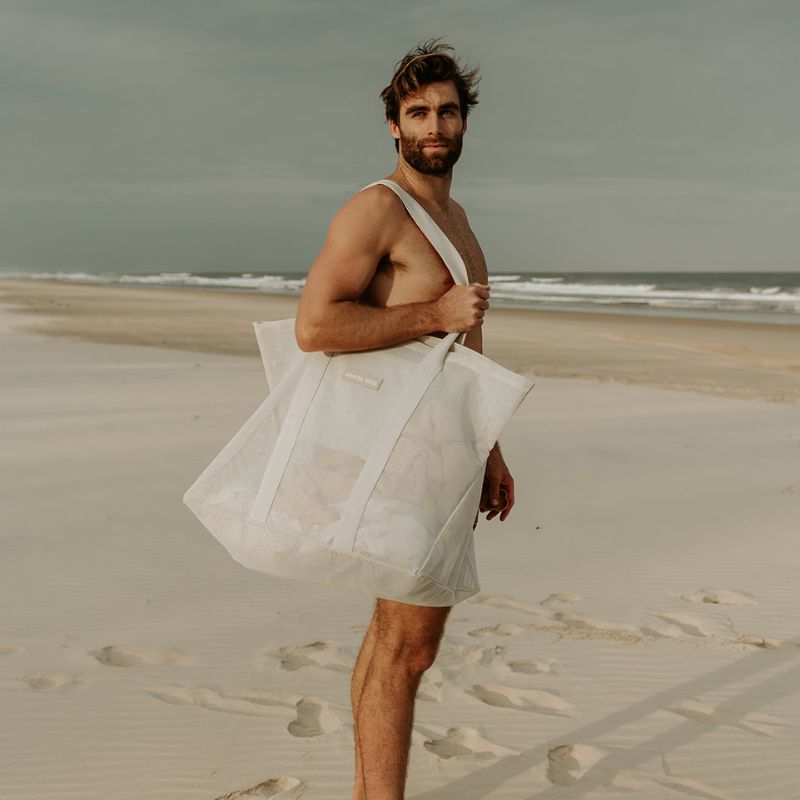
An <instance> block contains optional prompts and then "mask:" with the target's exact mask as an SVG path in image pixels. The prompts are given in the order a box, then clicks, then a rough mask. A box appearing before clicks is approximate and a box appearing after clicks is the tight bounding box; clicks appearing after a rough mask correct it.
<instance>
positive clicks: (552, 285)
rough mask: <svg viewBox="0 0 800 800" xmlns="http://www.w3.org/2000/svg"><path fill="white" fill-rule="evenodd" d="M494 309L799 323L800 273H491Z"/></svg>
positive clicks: (161, 278) (264, 286) (216, 278)
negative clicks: (507, 308)
mask: <svg viewBox="0 0 800 800" xmlns="http://www.w3.org/2000/svg"><path fill="white" fill-rule="evenodd" d="M0 277H9V278H11V277H14V278H34V279H41V280H62V281H73V282H79V283H106V284H116V285H134V286H135V285H148V286H164V287H167V286H184V287H192V288H197V289H229V290H237V291H253V292H265V293H267V294H287V295H299V294H300V292H301V291H302V290H303V286H304V285H305V278H306V274H305V273H293V272H288V271H287V272H282V273H267V272H263V273H254V272H242V273H231V272H203V273H195V272H158V273H149V274H135V273H112V272H0ZM489 283H490V284H491V287H492V294H491V299H492V304H493V305H494V306H496V307H515V308H539V309H561V310H573V311H604V312H614V313H635V314H648V315H657V316H690V317H704V318H715V319H739V320H751V321H761V322H774V323H787V324H792V323H793V324H800V272H548V273H543V272H525V271H521V270H520V271H517V272H513V273H512V272H507V273H502V274H496V275H490V276H489Z"/></svg>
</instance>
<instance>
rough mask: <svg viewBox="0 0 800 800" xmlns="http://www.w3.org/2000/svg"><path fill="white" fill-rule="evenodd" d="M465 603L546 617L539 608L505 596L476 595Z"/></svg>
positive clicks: (544, 612)
mask: <svg viewBox="0 0 800 800" xmlns="http://www.w3.org/2000/svg"><path fill="white" fill-rule="evenodd" d="M467 602H470V603H479V604H480V605H485V606H494V607H495V608H511V609H514V610H515V611H524V612H525V613H526V614H533V615H534V616H537V617H541V616H547V612H546V611H545V610H544V609H543V608H541V607H540V606H538V605H535V604H533V603H523V602H522V601H521V600H515V599H514V598H513V597H507V596H506V595H499V594H476V595H474V596H473V597H470V598H469V600H468V601H467Z"/></svg>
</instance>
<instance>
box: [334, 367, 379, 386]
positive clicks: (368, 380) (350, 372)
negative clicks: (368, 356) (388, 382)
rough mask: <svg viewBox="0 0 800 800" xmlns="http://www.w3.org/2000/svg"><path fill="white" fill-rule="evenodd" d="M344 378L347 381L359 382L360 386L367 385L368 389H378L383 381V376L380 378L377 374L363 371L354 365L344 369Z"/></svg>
mask: <svg viewBox="0 0 800 800" xmlns="http://www.w3.org/2000/svg"><path fill="white" fill-rule="evenodd" d="M342 378H343V379H344V380H346V381H352V382H353V383H357V384H358V385H359V386H366V387H367V388H368V389H375V390H376V391H377V390H378V388H379V387H380V385H381V384H382V383H383V378H379V377H378V376H377V375H370V374H369V373H368V372H361V371H360V370H357V369H353V368H352V367H348V368H347V369H346V370H345V371H344V374H343V375H342Z"/></svg>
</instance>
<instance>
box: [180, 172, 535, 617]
mask: <svg viewBox="0 0 800 800" xmlns="http://www.w3.org/2000/svg"><path fill="white" fill-rule="evenodd" d="M376 183H382V184H384V185H385V186H388V187H390V188H391V189H392V190H393V191H394V192H395V193H396V194H397V195H398V196H399V197H400V199H401V200H402V201H403V203H404V204H405V206H406V209H407V210H408V212H409V214H410V215H411V217H412V218H413V219H414V221H415V222H416V223H417V225H418V226H419V227H420V229H421V230H422V232H423V233H424V234H425V235H426V236H427V237H428V239H429V240H430V242H431V244H432V245H433V247H434V248H435V249H436V250H437V252H438V253H439V255H440V256H441V258H442V260H443V261H444V263H445V264H446V265H447V267H448V269H449V270H450V272H451V273H452V275H453V279H454V280H455V282H456V283H459V284H466V283H468V275H467V270H466V267H465V265H464V262H463V260H462V259H461V256H460V255H459V253H458V251H457V250H456V248H455V247H454V246H453V245H452V243H451V242H450V241H449V240H448V239H447V237H446V236H445V235H444V233H443V232H442V230H441V228H439V226H438V225H437V224H436V222H435V221H434V220H433V218H432V217H431V216H430V215H429V214H428V212H427V211H425V209H424V208H423V207H422V206H421V205H420V204H419V203H418V202H417V201H416V200H415V199H414V198H413V197H412V196H411V195H410V194H408V193H407V192H406V191H405V190H404V189H403V188H402V187H400V186H399V185H398V184H396V183H394V182H393V181H390V180H380V181H375V182H374V183H370V184H368V186H373V185H375V184H376ZM364 188H365V189H366V188H368V187H367V186H365V187H364ZM254 327H255V331H256V337H257V339H258V344H259V347H260V350H261V355H262V358H263V362H264V368H265V370H266V374H267V383H268V386H269V394H268V396H267V398H266V399H265V400H264V402H263V403H262V404H261V405H260V406H259V407H258V408H257V409H256V410H255V412H254V413H253V414H252V416H251V417H250V418H249V419H248V420H247V421H246V422H245V424H244V425H243V426H242V428H241V429H240V430H239V431H238V432H237V433H236V435H235V436H234V437H233V439H231V440H230V441H229V442H228V444H227V445H226V446H225V447H224V448H223V449H222V451H221V452H220V453H219V454H218V455H217V456H216V457H215V458H214V459H213V461H212V462H211V463H210V464H209V465H208V467H206V469H205V470H204V471H203V472H202V474H201V475H200V476H199V477H198V478H197V480H196V481H195V482H194V484H193V485H192V486H191V487H189V489H187V491H186V493H185V495H184V497H183V500H184V502H185V503H186V505H187V506H188V507H189V508H190V509H191V511H192V512H193V513H194V514H195V515H196V516H197V517H198V518H199V520H200V521H201V522H202V523H203V525H204V526H205V527H206V528H207V529H208V530H209V531H210V532H211V533H212V534H213V536H214V537H216V539H218V540H219V542H220V543H221V544H222V545H223V546H224V547H225V548H226V549H227V550H228V552H229V553H230V555H231V556H232V557H233V558H234V559H235V560H236V561H238V562H239V563H240V564H242V565H244V566H245V567H248V568H249V569H253V570H257V571H259V572H264V573H267V574H270V575H276V576H281V577H287V578H296V579H301V580H306V581H312V582H316V583H326V584H332V585H335V586H340V587H344V588H348V589H352V590H356V591H359V592H364V593H366V594H370V595H372V596H373V597H384V598H388V599H390V600H398V601H400V602H404V603H412V604H416V605H426V606H445V605H454V604H456V603H458V602H460V601H462V600H465V599H466V598H468V597H470V596H472V595H474V594H476V593H477V592H479V591H480V585H479V583H478V576H477V569H476V565H475V552H474V541H473V524H474V522H475V518H476V515H477V511H478V505H479V502H480V495H481V489H482V485H483V476H484V472H485V467H486V459H487V457H488V455H489V451H490V450H491V448H492V447H493V446H494V443H495V442H496V441H497V439H498V438H499V435H500V432H501V431H502V430H503V428H504V427H505V426H506V424H507V423H508V422H509V420H510V419H511V417H512V416H513V414H514V412H515V411H516V409H517V408H518V406H519V405H520V403H521V402H522V401H523V400H524V398H525V396H526V395H527V394H528V392H529V391H530V390H531V389H532V388H533V385H534V384H533V383H532V382H531V381H530V380H528V379H527V378H526V377H524V376H522V375H518V374H517V373H515V372H512V371H510V370H508V369H506V368H505V367H503V366H501V365H500V364H497V363H496V362H494V361H492V360H491V359H489V358H486V357H485V356H484V355H482V354H480V353H478V352H476V351H475V350H472V349H470V348H468V347H464V346H463V345H462V344H461V343H458V342H456V339H457V338H459V337H460V338H461V342H463V337H464V336H465V334H464V333H460V334H459V333H450V334H447V335H446V336H444V337H442V338H440V337H438V336H433V335H424V336H420V337H417V338H415V339H411V340H410V341H407V342H403V343H401V344H396V345H392V346H389V347H383V348H379V349H375V350H362V351H358V352H343V353H338V352H337V353H329V352H303V351H302V350H300V348H299V347H298V346H297V342H296V339H295V329H294V319H284V320H277V321H262V322H256V323H254Z"/></svg>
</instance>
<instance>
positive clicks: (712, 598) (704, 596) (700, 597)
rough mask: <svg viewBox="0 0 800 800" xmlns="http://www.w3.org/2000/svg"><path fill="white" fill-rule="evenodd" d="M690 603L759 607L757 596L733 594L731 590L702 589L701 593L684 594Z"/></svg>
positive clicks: (741, 593) (684, 597)
mask: <svg viewBox="0 0 800 800" xmlns="http://www.w3.org/2000/svg"><path fill="white" fill-rule="evenodd" d="M681 598H682V599H683V600H688V601H689V602H690V603H719V604H722V605H730V606H757V605H758V603H757V602H756V599H755V595H752V594H750V593H749V592H733V591H731V590H730V589H700V591H699V592H691V593H689V594H682V595H681Z"/></svg>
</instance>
